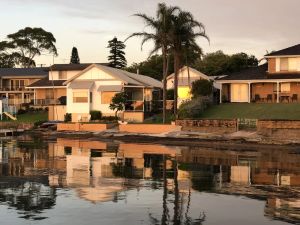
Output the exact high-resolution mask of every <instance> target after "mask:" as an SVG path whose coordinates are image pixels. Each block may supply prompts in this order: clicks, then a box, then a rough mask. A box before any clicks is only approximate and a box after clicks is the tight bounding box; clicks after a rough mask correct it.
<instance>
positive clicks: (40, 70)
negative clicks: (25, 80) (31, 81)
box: [0, 67, 48, 77]
mask: <svg viewBox="0 0 300 225" xmlns="http://www.w3.org/2000/svg"><path fill="white" fill-rule="evenodd" d="M47 75H48V67H34V68H0V77H5V76H8V77H22V76H26V77H28V76H30V77H42V76H47Z"/></svg>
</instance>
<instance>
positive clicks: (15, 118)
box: [3, 112, 17, 120]
mask: <svg viewBox="0 0 300 225" xmlns="http://www.w3.org/2000/svg"><path fill="white" fill-rule="evenodd" d="M3 114H4V115H6V116H7V117H9V118H11V119H12V120H17V117H14V116H13V115H11V114H10V113H8V112H3Z"/></svg>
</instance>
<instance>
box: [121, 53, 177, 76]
mask: <svg viewBox="0 0 300 225" xmlns="http://www.w3.org/2000/svg"><path fill="white" fill-rule="evenodd" d="M169 61H170V63H173V57H170V59H169ZM162 65H163V56H162V55H153V56H151V57H149V58H148V59H146V60H145V61H143V62H141V63H133V64H132V65H131V66H130V67H127V68H126V70H127V71H129V72H132V73H136V72H137V71H139V73H140V74H143V75H146V76H149V77H152V78H154V79H157V80H162V79H163V69H162V67H163V66H162ZM173 72H174V67H170V68H169V71H168V74H171V73H173Z"/></svg>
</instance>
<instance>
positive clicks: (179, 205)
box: [149, 155, 206, 225]
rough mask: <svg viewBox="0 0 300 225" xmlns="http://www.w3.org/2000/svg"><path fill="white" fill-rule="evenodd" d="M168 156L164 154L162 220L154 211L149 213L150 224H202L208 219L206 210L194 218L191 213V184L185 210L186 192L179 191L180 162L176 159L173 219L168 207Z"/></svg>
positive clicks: (173, 160)
mask: <svg viewBox="0 0 300 225" xmlns="http://www.w3.org/2000/svg"><path fill="white" fill-rule="evenodd" d="M167 158H168V156H166V155H163V199H162V208H163V212H162V216H161V220H159V219H157V218H155V217H154V216H153V215H152V213H149V221H150V224H155V225H159V224H160V225H169V224H170V225H201V224H203V222H204V221H205V219H206V215H205V213H204V212H200V215H199V218H196V219H193V218H192V217H191V216H190V215H189V210H190V204H191V194H192V192H191V187H190V186H189V190H188V194H187V204H186V209H185V212H183V210H184V196H185V193H180V192H179V185H178V163H177V160H176V159H172V165H173V180H174V187H173V194H174V201H173V203H174V206H173V212H172V214H173V219H172V220H171V216H170V213H171V212H170V210H169V207H168V192H169V190H168V181H167V164H166V161H167Z"/></svg>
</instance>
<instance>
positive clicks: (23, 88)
mask: <svg viewBox="0 0 300 225" xmlns="http://www.w3.org/2000/svg"><path fill="white" fill-rule="evenodd" d="M0 91H33V89H26V86H2V87H0Z"/></svg>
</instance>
